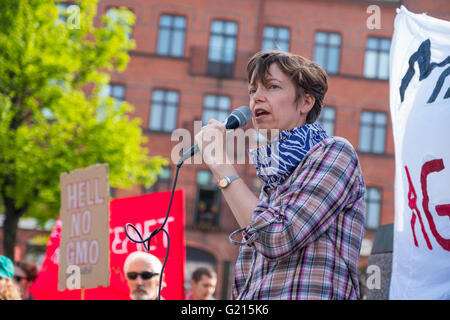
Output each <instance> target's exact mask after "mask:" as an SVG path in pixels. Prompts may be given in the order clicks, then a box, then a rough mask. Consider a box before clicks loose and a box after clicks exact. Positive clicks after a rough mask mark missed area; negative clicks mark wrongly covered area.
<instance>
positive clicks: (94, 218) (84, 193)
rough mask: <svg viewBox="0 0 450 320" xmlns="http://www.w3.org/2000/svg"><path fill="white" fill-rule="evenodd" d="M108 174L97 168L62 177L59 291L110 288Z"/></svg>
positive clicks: (102, 167) (106, 170)
mask: <svg viewBox="0 0 450 320" xmlns="http://www.w3.org/2000/svg"><path fill="white" fill-rule="evenodd" d="M108 172H109V167H108V164H97V165H93V166H90V167H88V168H83V169H76V170H74V171H72V172H70V173H68V174H67V173H63V174H61V176H60V188H61V220H62V232H61V243H60V251H59V281H58V289H59V290H64V289H66V288H69V289H74V288H77V287H78V288H79V287H81V288H96V287H98V286H104V287H107V286H109V276H110V273H109V270H110V269H109V183H108V175H109V173H108ZM71 283H72V284H74V283H75V284H74V285H70V284H71ZM68 284H69V287H68Z"/></svg>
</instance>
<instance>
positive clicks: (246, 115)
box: [232, 106, 252, 127]
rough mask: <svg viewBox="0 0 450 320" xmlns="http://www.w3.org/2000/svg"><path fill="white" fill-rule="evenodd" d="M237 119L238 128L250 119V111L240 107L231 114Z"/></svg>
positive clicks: (245, 107)
mask: <svg viewBox="0 0 450 320" xmlns="http://www.w3.org/2000/svg"><path fill="white" fill-rule="evenodd" d="M232 113H233V114H234V115H236V117H238V119H239V127H243V126H245V125H246V124H247V122H249V121H250V120H251V118H252V110H250V108H249V107H247V106H240V107H239V108H237V109H235V110H233V112H232Z"/></svg>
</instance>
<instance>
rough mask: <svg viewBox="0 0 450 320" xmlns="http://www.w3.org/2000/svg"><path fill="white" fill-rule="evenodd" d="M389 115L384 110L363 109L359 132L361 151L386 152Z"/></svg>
mask: <svg viewBox="0 0 450 320" xmlns="http://www.w3.org/2000/svg"><path fill="white" fill-rule="evenodd" d="M386 122H387V116H386V114H385V113H382V112H371V111H363V112H362V114H361V127H360V133H359V148H358V150H359V151H361V152H371V153H384V148H385V141H386Z"/></svg>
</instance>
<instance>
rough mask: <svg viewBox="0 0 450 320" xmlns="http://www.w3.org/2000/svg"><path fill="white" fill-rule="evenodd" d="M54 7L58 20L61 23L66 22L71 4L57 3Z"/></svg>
mask: <svg viewBox="0 0 450 320" xmlns="http://www.w3.org/2000/svg"><path fill="white" fill-rule="evenodd" d="M55 5H56V7H57V8H58V19H59V21H61V22H64V23H65V22H66V20H67V17H68V15H69V10H68V8H69V7H70V6H71V5H73V3H67V2H57V3H55Z"/></svg>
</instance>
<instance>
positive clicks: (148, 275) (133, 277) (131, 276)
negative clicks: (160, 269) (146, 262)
mask: <svg viewBox="0 0 450 320" xmlns="http://www.w3.org/2000/svg"><path fill="white" fill-rule="evenodd" d="M157 275H159V273H155V272H149V271H144V272H141V273H139V272H127V278H128V279H130V280H136V278H137V277H138V276H141V278H142V280H148V279H151V278H153V277H154V276H157Z"/></svg>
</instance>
